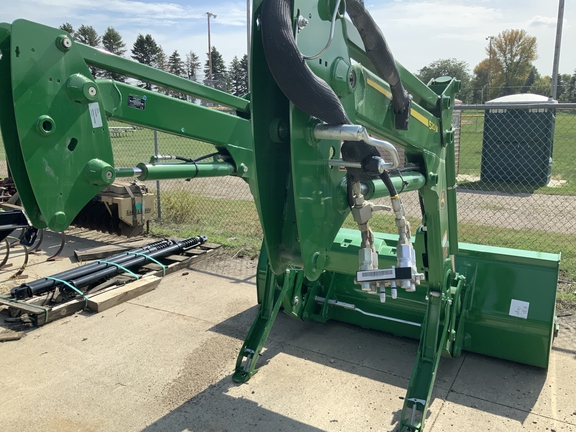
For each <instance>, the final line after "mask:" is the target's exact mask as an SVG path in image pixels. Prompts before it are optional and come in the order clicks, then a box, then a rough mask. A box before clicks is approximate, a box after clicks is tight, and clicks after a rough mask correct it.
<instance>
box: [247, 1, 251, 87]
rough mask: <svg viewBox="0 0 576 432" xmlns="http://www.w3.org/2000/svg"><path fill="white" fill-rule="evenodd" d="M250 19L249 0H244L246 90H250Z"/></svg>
mask: <svg viewBox="0 0 576 432" xmlns="http://www.w3.org/2000/svg"><path fill="white" fill-rule="evenodd" d="M251 21H252V14H251V13H250V0H246V59H247V62H246V64H247V71H246V73H247V74H248V91H250V22H251Z"/></svg>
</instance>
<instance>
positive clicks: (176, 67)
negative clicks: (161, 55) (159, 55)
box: [168, 50, 186, 77]
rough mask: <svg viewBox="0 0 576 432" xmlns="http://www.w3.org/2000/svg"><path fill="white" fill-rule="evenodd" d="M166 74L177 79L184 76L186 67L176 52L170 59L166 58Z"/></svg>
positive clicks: (175, 51)
mask: <svg viewBox="0 0 576 432" xmlns="http://www.w3.org/2000/svg"><path fill="white" fill-rule="evenodd" d="M168 72H170V73H171V74H173V75H177V76H179V77H185V76H186V67H185V65H184V62H183V61H182V59H181V58H180V54H179V53H178V50H174V52H173V53H172V54H171V55H170V57H168Z"/></svg>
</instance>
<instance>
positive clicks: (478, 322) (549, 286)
mask: <svg viewBox="0 0 576 432" xmlns="http://www.w3.org/2000/svg"><path fill="white" fill-rule="evenodd" d="M375 237H376V243H375V244H376V249H377V251H378V253H379V268H388V267H390V266H391V265H395V262H396V255H395V248H396V242H397V236H395V235H390V234H381V233H375ZM360 241H361V240H360V236H359V233H358V231H355V230H349V229H341V230H340V232H339V234H338V236H337V237H336V239H335V241H334V243H333V246H332V249H331V250H330V253H329V260H328V261H327V267H328V268H327V271H326V272H325V273H324V274H323V275H322V277H321V279H320V281H319V282H318V283H314V284H313V283H308V286H305V287H304V288H303V290H302V291H303V292H304V293H306V294H305V295H306V296H307V298H306V303H307V306H306V307H304V308H302V309H301V310H300V314H299V315H300V318H303V319H312V320H316V321H327V320H329V319H335V320H339V321H344V322H348V323H352V324H357V325H360V326H362V327H366V328H373V329H378V330H382V331H385V332H388V333H392V334H395V335H398V336H406V337H411V338H415V339H420V336H421V325H422V323H423V320H424V315H425V313H426V305H427V300H426V296H427V294H428V292H427V291H428V290H427V287H426V285H425V284H424V283H423V284H422V285H420V286H418V287H417V290H416V292H413V293H406V292H405V291H404V290H402V289H398V298H397V299H395V300H393V299H391V298H390V295H388V298H387V300H386V302H385V303H381V302H380V297H379V295H375V294H370V293H366V292H365V291H362V290H361V289H360V286H359V285H358V284H356V283H355V282H354V278H355V275H356V267H357V262H358V258H357V257H358V249H359V248H360ZM262 261H263V262H262ZM262 261H261V263H260V265H259V267H260V268H259V293H261V292H262V288H261V286H262V283H263V281H264V279H265V278H264V277H263V276H264V265H265V261H266V260H265V259H264V260H262ZM559 262H560V255H559V254H550V253H539V252H531V251H525V250H517V249H507V248H500V247H492V246H480V245H474V244H467V243H460V251H459V253H458V255H457V256H456V257H455V266H456V271H457V272H458V273H460V274H461V275H463V276H465V277H466V288H465V290H464V292H463V294H462V296H461V297H460V298H459V299H458V302H457V303H458V304H455V305H454V307H455V308H456V310H457V315H458V318H457V319H458V323H459V324H458V327H457V332H456V334H454V335H453V336H452V339H451V348H450V349H449V350H445V352H444V354H445V355H446V354H447V355H451V356H457V355H459V354H460V352H461V350H466V351H471V352H475V353H479V354H484V355H489V356H492V357H498V358H501V359H506V360H512V361H516V362H519V363H525V364H529V365H533V366H537V367H541V368H546V367H547V365H548V359H549V355H550V349H551V345H552V341H553V338H554V332H555V327H556V317H555V301H556V284H557V280H558V268H559ZM304 285H306V282H304ZM312 297H313V298H312ZM324 303H328V304H327V305H324ZM286 309H287V308H286V306H285V312H286V311H287V310H286ZM292 315H295V314H294V312H293V311H292Z"/></svg>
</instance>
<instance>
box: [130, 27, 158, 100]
mask: <svg viewBox="0 0 576 432" xmlns="http://www.w3.org/2000/svg"><path fill="white" fill-rule="evenodd" d="M160 49H161V48H160V47H159V46H158V44H157V43H156V41H155V40H154V39H153V38H152V36H150V35H149V34H147V35H146V36H142V35H141V34H139V35H138V37H137V38H136V42H134V45H133V46H132V50H131V52H132V55H131V57H132V58H133V59H134V60H136V61H137V62H139V63H142V64H145V65H148V66H152V67H155V66H156V64H157V58H158V54H159V53H160ZM138 86H139V87H144V88H145V89H146V90H152V84H150V83H144V82H142V83H139V84H138Z"/></svg>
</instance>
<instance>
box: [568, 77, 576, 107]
mask: <svg viewBox="0 0 576 432" xmlns="http://www.w3.org/2000/svg"><path fill="white" fill-rule="evenodd" d="M568 97H569V99H568V101H569V102H576V69H574V75H572V78H570V87H569V90H568Z"/></svg>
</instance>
